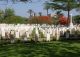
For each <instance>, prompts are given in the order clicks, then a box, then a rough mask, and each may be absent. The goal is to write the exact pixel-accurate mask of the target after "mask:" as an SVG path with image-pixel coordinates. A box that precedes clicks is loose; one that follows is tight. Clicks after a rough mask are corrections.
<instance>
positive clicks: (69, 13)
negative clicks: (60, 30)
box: [67, 0, 70, 25]
mask: <svg viewBox="0 0 80 57" xmlns="http://www.w3.org/2000/svg"><path fill="white" fill-rule="evenodd" d="M68 20H69V21H70V3H69V0H68ZM68 20H67V22H69V21H68ZM68 25H69V23H68Z"/></svg>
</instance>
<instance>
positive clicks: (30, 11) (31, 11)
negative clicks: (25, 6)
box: [27, 9, 33, 18]
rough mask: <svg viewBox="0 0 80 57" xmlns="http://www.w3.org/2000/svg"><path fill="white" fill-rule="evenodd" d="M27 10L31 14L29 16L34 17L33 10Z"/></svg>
mask: <svg viewBox="0 0 80 57" xmlns="http://www.w3.org/2000/svg"><path fill="white" fill-rule="evenodd" d="M27 12H28V13H29V15H30V16H29V17H30V18H31V17H32V13H33V10H31V9H29V10H28V11H27Z"/></svg>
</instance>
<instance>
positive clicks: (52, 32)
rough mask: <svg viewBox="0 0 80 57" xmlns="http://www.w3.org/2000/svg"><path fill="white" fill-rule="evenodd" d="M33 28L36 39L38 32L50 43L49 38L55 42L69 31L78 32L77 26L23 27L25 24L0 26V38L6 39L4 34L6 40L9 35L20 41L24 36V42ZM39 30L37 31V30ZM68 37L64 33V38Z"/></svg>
mask: <svg viewBox="0 0 80 57" xmlns="http://www.w3.org/2000/svg"><path fill="white" fill-rule="evenodd" d="M34 28H35V33H36V35H37V38H39V30H40V31H41V32H42V33H43V35H44V36H45V37H46V41H51V36H53V37H56V40H59V39H60V35H61V34H62V35H64V33H65V32H66V31H67V30H69V31H70V33H71V31H72V29H74V31H76V30H79V31H80V29H79V28H80V27H79V26H75V27H74V28H69V27H56V28H55V27H52V26H46V27H45V26H44V28H43V26H40V25H38V26H35V25H25V24H18V25H14V24H0V36H1V37H2V38H6V34H7V36H8V38H10V36H9V34H12V35H14V37H15V38H17V39H20V37H21V36H23V35H25V37H24V40H27V38H29V37H30V34H31V33H32V30H33V29H34ZM38 28H39V29H38ZM68 37H69V35H68V33H66V38H68Z"/></svg>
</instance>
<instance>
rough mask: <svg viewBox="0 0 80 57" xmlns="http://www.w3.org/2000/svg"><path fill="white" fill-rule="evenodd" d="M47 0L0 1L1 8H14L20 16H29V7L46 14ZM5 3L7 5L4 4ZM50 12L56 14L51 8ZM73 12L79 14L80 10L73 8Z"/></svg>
mask: <svg viewBox="0 0 80 57" xmlns="http://www.w3.org/2000/svg"><path fill="white" fill-rule="evenodd" d="M45 1H47V0H41V1H39V0H38V2H37V0H34V2H33V3H30V2H28V3H16V4H12V3H11V2H9V3H8V4H6V2H0V9H5V8H7V7H9V8H12V9H14V10H15V14H16V15H19V16H23V17H28V16H29V14H28V13H27V11H28V10H29V9H32V10H33V11H34V12H36V13H38V12H42V13H43V15H46V10H44V9H43V8H44V2H45ZM2 4H5V5H2ZM49 13H52V14H54V13H55V11H51V10H49ZM63 13H64V14H65V16H67V12H65V11H64V12H63ZM71 13H72V14H73V15H76V14H79V13H80V12H76V11H75V10H72V11H71Z"/></svg>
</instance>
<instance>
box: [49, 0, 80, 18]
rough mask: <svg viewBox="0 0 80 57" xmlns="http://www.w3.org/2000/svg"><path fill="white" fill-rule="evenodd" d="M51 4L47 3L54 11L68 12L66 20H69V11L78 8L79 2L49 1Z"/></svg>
mask: <svg viewBox="0 0 80 57" xmlns="http://www.w3.org/2000/svg"><path fill="white" fill-rule="evenodd" d="M51 2H52V3H48V4H49V5H50V7H52V8H53V9H54V10H64V11H67V12H68V19H70V11H71V10H72V9H77V8H79V6H80V3H78V2H80V1H76V0H51Z"/></svg>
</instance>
